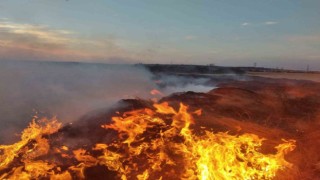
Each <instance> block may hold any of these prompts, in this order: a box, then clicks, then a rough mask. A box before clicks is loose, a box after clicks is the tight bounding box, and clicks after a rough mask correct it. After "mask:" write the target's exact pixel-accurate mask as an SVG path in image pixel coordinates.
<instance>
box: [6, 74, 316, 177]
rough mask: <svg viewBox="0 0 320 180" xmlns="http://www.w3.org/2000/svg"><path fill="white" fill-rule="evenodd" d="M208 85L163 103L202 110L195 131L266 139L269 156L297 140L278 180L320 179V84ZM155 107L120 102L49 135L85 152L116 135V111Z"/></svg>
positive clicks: (92, 171)
mask: <svg viewBox="0 0 320 180" xmlns="http://www.w3.org/2000/svg"><path fill="white" fill-rule="evenodd" d="M194 78H196V77H194ZM206 83H208V84H210V83H212V84H214V85H215V86H216V87H217V88H215V89H212V90H211V91H209V92H207V93H199V92H198V93H196V92H181V93H174V94H171V95H169V96H166V97H163V98H162V99H160V100H159V101H160V102H164V101H166V102H168V103H169V104H170V105H171V106H173V107H175V108H178V106H179V103H180V102H182V103H184V104H185V105H188V106H189V110H190V111H193V110H197V109H202V115H201V116H199V117H196V119H195V121H196V125H195V126H197V127H206V128H210V129H212V131H214V132H226V131H228V132H229V133H230V134H239V135H240V134H243V133H253V134H256V135H258V136H260V137H263V138H265V139H266V140H265V142H264V144H263V147H262V151H263V152H265V153H274V152H275V151H276V149H275V148H274V147H275V146H276V145H278V144H280V143H281V142H283V141H282V139H295V140H296V145H297V147H296V149H295V150H294V151H293V152H290V153H289V154H288V155H287V156H286V159H287V160H288V161H289V162H291V163H292V164H294V167H293V168H292V169H291V170H288V171H283V172H281V173H279V174H278V176H277V179H310V180H311V179H319V177H320V153H318V152H319V148H320V108H319V107H320V94H319V92H320V83H315V82H312V81H297V80H286V79H268V78H259V77H257V78H250V79H248V78H247V79H246V80H239V79H237V78H226V79H224V80H220V81H216V80H214V79H209V80H208V81H206ZM164 85H165V84H164ZM152 104H153V102H152V101H151V100H142V99H125V100H121V101H119V102H118V104H116V105H115V106H114V107H113V108H111V109H108V110H106V109H100V110H97V111H94V112H91V113H88V114H87V115H86V116H84V117H82V118H81V119H79V120H78V121H77V122H74V123H73V124H68V125H66V126H64V127H63V128H62V129H60V130H59V132H58V133H56V134H54V135H51V136H50V137H48V138H49V139H50V144H51V146H52V147H61V146H62V145H67V146H68V147H70V149H77V148H84V149H87V148H88V147H93V145H94V144H96V143H108V142H111V141H112V139H114V138H115V137H116V134H115V132H114V131H111V130H110V131H108V130H106V129H103V128H101V124H106V123H109V122H110V121H111V117H113V116H117V115H118V113H119V114H121V113H122V112H126V111H129V110H136V109H140V108H146V107H148V108H152ZM197 127H194V128H195V130H196V128H197ZM70 153H72V152H70ZM52 156H55V155H52ZM56 159H58V157H56ZM73 163H74V159H73V160H72V159H71V160H70V162H66V161H64V162H63V164H64V165H65V168H67V167H68V166H70V165H72V164H73ZM62 169H63V166H62ZM102 170H103V173H101V172H102ZM0 174H1V172H0ZM85 174H86V177H87V179H106V178H107V179H113V178H114V177H115V175H116V174H115V173H114V172H111V171H110V172H108V171H106V169H105V168H104V167H102V166H96V167H92V168H88V169H86V172H85Z"/></svg>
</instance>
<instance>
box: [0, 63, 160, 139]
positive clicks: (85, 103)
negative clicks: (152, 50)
mask: <svg viewBox="0 0 320 180" xmlns="http://www.w3.org/2000/svg"><path fill="white" fill-rule="evenodd" d="M154 88H156V84H155V83H154V82H153V81H152V80H151V74H150V73H149V72H148V71H147V70H145V69H144V68H143V67H135V66H132V65H102V64H85V63H52V62H0V105H1V108H0V114H1V121H0V144H1V143H3V142H10V141H13V140H15V138H17V137H14V136H13V133H17V132H20V131H21V130H22V129H23V128H25V127H26V126H27V125H28V123H29V122H30V120H31V119H32V116H33V115H35V113H36V112H37V113H40V114H42V115H45V116H57V117H58V119H59V120H60V121H62V122H64V123H67V122H72V121H74V120H76V119H78V118H79V117H81V116H82V115H84V114H86V113H88V112H90V111H92V110H95V109H99V108H105V109H107V108H109V107H110V106H112V105H114V104H115V103H116V102H117V101H118V100H120V99H124V98H134V97H140V98H150V96H151V95H150V94H149V91H150V90H151V89H154Z"/></svg>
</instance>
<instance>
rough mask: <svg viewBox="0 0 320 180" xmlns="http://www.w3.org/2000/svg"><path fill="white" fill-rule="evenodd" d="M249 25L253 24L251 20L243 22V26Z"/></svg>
mask: <svg viewBox="0 0 320 180" xmlns="http://www.w3.org/2000/svg"><path fill="white" fill-rule="evenodd" d="M249 25H251V23H249V22H244V23H242V24H241V26H249Z"/></svg>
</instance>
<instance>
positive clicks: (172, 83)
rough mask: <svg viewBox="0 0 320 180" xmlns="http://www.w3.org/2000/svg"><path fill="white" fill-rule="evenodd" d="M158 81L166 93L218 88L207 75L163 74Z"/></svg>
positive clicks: (204, 90)
mask: <svg viewBox="0 0 320 180" xmlns="http://www.w3.org/2000/svg"><path fill="white" fill-rule="evenodd" d="M156 82H157V84H158V85H159V86H160V87H162V88H161V92H162V93H163V94H164V95H170V94H172V93H175V92H187V91H193V92H208V91H210V90H212V89H213V88H216V86H215V83H214V82H211V79H210V78H205V77H191V76H174V75H161V76H160V77H159V79H158V81H156Z"/></svg>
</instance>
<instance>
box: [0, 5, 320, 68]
mask: <svg viewBox="0 0 320 180" xmlns="http://www.w3.org/2000/svg"><path fill="white" fill-rule="evenodd" d="M319 9H320V1H319V0H112V1H111V0H1V1H0V61H1V60H6V61H8V60H9V61H11V60H12V61H13V60H19V61H24V60H28V61H30V60H32V61H33V60H35V61H80V62H103V63H159V64H162V63H173V64H216V65H220V66H253V64H254V63H257V66H263V67H272V68H291V69H306V67H307V66H308V65H309V67H310V69H311V70H320V21H319V19H320V10H319Z"/></svg>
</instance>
